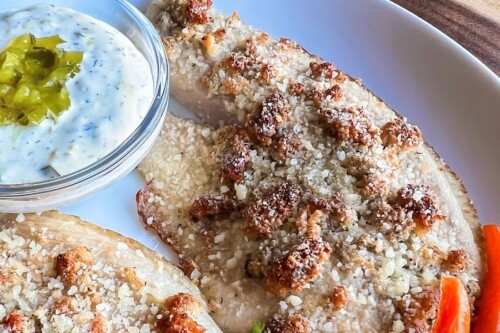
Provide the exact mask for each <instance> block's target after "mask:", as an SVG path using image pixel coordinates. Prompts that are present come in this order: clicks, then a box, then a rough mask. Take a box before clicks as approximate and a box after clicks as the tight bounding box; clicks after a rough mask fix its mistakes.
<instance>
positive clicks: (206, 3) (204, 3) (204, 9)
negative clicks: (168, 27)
mask: <svg viewBox="0 0 500 333" xmlns="http://www.w3.org/2000/svg"><path fill="white" fill-rule="evenodd" d="M211 7H212V0H189V3H188V5H187V6H186V19H187V22H188V23H193V24H207V23H208V11H209V10H210V8H211Z"/></svg>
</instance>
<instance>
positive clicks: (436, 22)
mask: <svg viewBox="0 0 500 333" xmlns="http://www.w3.org/2000/svg"><path fill="white" fill-rule="evenodd" d="M392 1H393V2H395V3H397V4H399V5H400V6H402V7H404V8H406V9H408V10H409V11H411V12H413V13H414V14H416V15H418V16H420V17H421V18H422V19H424V20H426V21H427V22H429V23H430V24H432V25H433V26H435V27H436V28H438V29H439V30H441V31H442V32H444V33H445V34H447V35H448V36H450V37H451V38H452V39H454V40H455V41H457V42H458V43H459V44H461V45H462V46H463V47H464V48H466V49H467V50H469V51H470V52H471V53H472V54H473V55H475V56H476V57H477V58H479V60H481V61H482V62H483V63H484V64H486V66H488V67H489V68H490V69H491V70H492V71H493V72H495V73H496V74H497V75H500V0H392Z"/></svg>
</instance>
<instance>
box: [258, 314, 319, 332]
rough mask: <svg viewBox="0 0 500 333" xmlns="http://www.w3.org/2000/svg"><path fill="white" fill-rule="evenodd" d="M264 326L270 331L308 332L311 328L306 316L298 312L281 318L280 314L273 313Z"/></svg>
mask: <svg viewBox="0 0 500 333" xmlns="http://www.w3.org/2000/svg"><path fill="white" fill-rule="evenodd" d="M266 328H267V329H268V330H269V332H270V333H309V332H311V328H310V327H309V322H308V321H307V319H306V318H304V317H303V316H301V315H299V314H295V315H291V316H289V317H288V318H286V319H285V318H283V316H281V315H274V316H273V318H272V319H271V320H270V321H269V322H268V323H267V325H266Z"/></svg>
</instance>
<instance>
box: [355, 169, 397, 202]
mask: <svg viewBox="0 0 500 333" xmlns="http://www.w3.org/2000/svg"><path fill="white" fill-rule="evenodd" d="M358 185H359V188H360V191H361V195H362V196H364V197H366V198H370V199H374V198H377V197H382V196H385V195H386V194H387V193H388V191H389V185H388V184H387V181H386V179H385V178H383V177H382V176H381V175H379V174H378V173H366V174H364V175H362V176H361V179H360V180H359V182H358Z"/></svg>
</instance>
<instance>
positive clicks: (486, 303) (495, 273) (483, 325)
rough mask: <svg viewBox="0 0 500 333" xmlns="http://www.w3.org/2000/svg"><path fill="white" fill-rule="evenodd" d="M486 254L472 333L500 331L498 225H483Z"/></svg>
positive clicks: (499, 244) (499, 240)
mask: <svg viewBox="0 0 500 333" xmlns="http://www.w3.org/2000/svg"><path fill="white" fill-rule="evenodd" d="M483 233H484V238H485V240H486V254H487V256H488V271H487V272H486V278H485V283H484V285H483V288H482V289H483V296H482V297H481V303H480V304H479V314H478V316H477V319H476V323H475V325H474V333H499V332H500V262H499V259H500V227H498V226H496V225H485V226H484V227H483Z"/></svg>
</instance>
